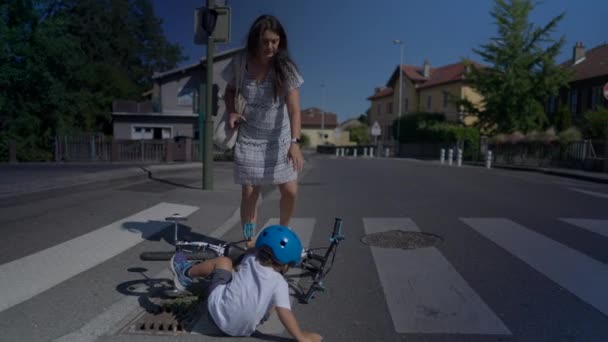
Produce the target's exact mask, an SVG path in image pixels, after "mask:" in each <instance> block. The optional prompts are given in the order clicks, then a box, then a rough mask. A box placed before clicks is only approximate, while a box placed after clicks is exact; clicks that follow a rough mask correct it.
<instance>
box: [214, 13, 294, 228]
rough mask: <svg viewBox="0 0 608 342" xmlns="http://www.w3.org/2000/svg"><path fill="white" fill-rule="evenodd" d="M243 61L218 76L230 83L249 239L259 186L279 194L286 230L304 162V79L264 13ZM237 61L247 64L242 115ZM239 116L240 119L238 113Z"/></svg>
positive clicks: (237, 166) (228, 91) (278, 27)
mask: <svg viewBox="0 0 608 342" xmlns="http://www.w3.org/2000/svg"><path fill="white" fill-rule="evenodd" d="M245 54H246V55H245V58H243V59H241V58H239V57H238V56H237V57H235V58H234V59H233V61H232V62H231V64H230V65H228V66H227V67H226V69H225V70H224V72H223V74H222V76H223V77H224V79H225V80H226V82H227V83H228V85H227V86H226V91H225V96H224V99H225V102H226V108H227V110H228V113H230V120H229V125H230V128H234V127H236V126H237V125H239V135H238V138H237V141H236V144H235V147H234V161H235V163H234V165H235V169H234V180H235V183H237V184H241V185H242V193H241V223H242V224H243V233H244V235H245V237H246V238H251V237H252V236H253V235H254V231H255V222H256V219H257V212H256V208H257V201H258V198H259V195H260V187H261V186H262V185H268V184H276V185H278V187H279V190H280V193H281V200H280V219H279V220H280V222H279V224H280V225H283V226H289V221H290V219H291V217H292V215H293V212H294V209H295V203H296V195H297V191H298V183H297V178H298V172H300V171H302V168H303V166H304V158H303V157H302V151H301V150H300V129H301V119H300V94H299V87H300V86H301V85H302V83H303V80H302V77H301V76H300V74H299V72H298V69H297V67H296V65H295V63H294V62H293V61H292V60H291V58H290V57H289V52H288V49H287V36H286V35H285V30H284V29H283V26H282V25H281V23H280V22H279V21H278V20H277V18H275V17H273V16H270V15H263V16H261V17H259V18H257V19H256V20H255V22H254V23H253V25H252V26H251V28H250V30H249V34H248V37H247V47H246V51H245ZM236 60H245V61H246V63H245V73H244V77H243V80H242V84H241V85H240V88H239V89H240V92H241V94H242V95H243V97H244V98H245V99H246V102H247V106H246V109H245V112H244V113H236V111H235V106H234V96H235V89H236V88H235V74H234V65H233V64H232V63H235V61H236ZM241 114H243V115H241Z"/></svg>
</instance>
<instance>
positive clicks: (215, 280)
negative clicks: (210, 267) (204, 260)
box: [207, 269, 232, 294]
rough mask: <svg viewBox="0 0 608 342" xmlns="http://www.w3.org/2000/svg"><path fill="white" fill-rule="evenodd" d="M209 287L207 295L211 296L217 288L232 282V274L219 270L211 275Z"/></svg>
mask: <svg viewBox="0 0 608 342" xmlns="http://www.w3.org/2000/svg"><path fill="white" fill-rule="evenodd" d="M209 278H210V280H209V287H207V294H211V292H212V291H213V290H215V288H216V287H218V286H220V285H224V284H228V283H229V282H230V281H231V280H232V272H230V271H226V270H222V269H217V270H215V271H213V272H212V273H211V276H210V277H209Z"/></svg>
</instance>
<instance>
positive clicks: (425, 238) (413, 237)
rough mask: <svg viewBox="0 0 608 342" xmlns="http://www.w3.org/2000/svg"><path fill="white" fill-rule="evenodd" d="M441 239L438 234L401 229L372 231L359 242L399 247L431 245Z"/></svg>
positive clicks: (434, 244) (436, 243)
mask: <svg viewBox="0 0 608 342" xmlns="http://www.w3.org/2000/svg"><path fill="white" fill-rule="evenodd" d="M442 241H443V239H442V238H441V237H440V236H439V235H435V234H431V233H423V232H405V231H402V230H389V231H386V232H380V233H372V234H368V235H365V236H363V237H362V238H361V242H363V243H364V244H366V245H370V246H374V247H381V248H401V249H413V248H424V247H432V246H436V245H438V244H439V243H441V242H442Z"/></svg>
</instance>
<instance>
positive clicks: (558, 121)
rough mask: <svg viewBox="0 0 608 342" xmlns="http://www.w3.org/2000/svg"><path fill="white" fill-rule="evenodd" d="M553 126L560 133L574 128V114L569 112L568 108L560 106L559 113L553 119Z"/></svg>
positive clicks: (563, 105)
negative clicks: (571, 127)
mask: <svg viewBox="0 0 608 342" xmlns="http://www.w3.org/2000/svg"><path fill="white" fill-rule="evenodd" d="M553 125H554V126H555V129H557V131H558V132H561V131H565V130H567V129H568V128H570V126H572V114H571V113H570V110H568V106H566V105H565V104H560V105H559V106H558V107H557V112H556V113H555V116H554V118H553Z"/></svg>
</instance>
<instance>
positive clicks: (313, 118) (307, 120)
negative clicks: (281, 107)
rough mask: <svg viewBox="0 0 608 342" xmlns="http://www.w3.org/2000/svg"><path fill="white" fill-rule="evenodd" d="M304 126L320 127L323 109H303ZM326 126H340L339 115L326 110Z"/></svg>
mask: <svg viewBox="0 0 608 342" xmlns="http://www.w3.org/2000/svg"><path fill="white" fill-rule="evenodd" d="M300 113H301V117H302V127H304V128H320V127H321V114H322V111H321V109H319V108H315V107H313V108H307V109H304V110H302V111H301V112H300ZM323 124H324V127H325V128H336V127H338V117H337V115H336V113H331V112H325V118H324V119H323Z"/></svg>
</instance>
